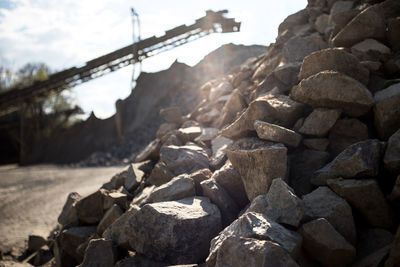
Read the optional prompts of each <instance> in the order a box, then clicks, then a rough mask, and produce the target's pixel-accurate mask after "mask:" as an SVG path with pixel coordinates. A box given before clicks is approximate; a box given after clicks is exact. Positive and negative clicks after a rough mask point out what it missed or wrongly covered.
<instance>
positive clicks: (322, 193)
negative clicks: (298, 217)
mask: <svg viewBox="0 0 400 267" xmlns="http://www.w3.org/2000/svg"><path fill="white" fill-rule="evenodd" d="M303 204H304V206H305V216H304V217H305V220H315V219H318V218H325V219H327V220H328V222H329V223H330V224H331V225H332V226H333V227H335V229H336V230H337V231H338V232H339V233H340V234H341V235H343V236H344V237H345V238H346V240H347V241H348V242H350V243H351V244H355V243H356V228H355V225H354V219H353V213H352V211H351V207H350V205H349V204H348V203H347V202H346V201H345V200H344V199H343V198H341V197H339V196H338V195H337V194H335V193H334V192H333V191H332V190H330V189H329V188H328V187H326V186H321V187H318V188H317V189H316V190H314V191H312V192H311V193H310V194H307V195H305V196H303Z"/></svg>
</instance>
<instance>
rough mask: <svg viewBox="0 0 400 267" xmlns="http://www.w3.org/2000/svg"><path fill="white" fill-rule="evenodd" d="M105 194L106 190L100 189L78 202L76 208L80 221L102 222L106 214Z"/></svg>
mask: <svg viewBox="0 0 400 267" xmlns="http://www.w3.org/2000/svg"><path fill="white" fill-rule="evenodd" d="M105 195H106V194H105V191H104V190H103V189H100V190H98V191H96V192H94V193H93V194H90V195H88V196H86V197H84V198H82V199H80V200H79V201H78V202H76V204H75V208H76V212H77V215H78V219H79V221H81V222H83V223H87V224H95V223H98V222H100V220H101V219H102V218H103V216H104V210H103V207H104V197H105Z"/></svg>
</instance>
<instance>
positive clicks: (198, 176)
mask: <svg viewBox="0 0 400 267" xmlns="http://www.w3.org/2000/svg"><path fill="white" fill-rule="evenodd" d="M211 175H212V172H211V171H210V169H201V170H198V171H195V172H194V173H191V174H190V175H189V177H190V178H191V179H192V180H193V182H194V186H195V189H196V196H202V195H203V189H202V188H201V186H200V183H201V182H202V181H204V180H208V179H210V178H211Z"/></svg>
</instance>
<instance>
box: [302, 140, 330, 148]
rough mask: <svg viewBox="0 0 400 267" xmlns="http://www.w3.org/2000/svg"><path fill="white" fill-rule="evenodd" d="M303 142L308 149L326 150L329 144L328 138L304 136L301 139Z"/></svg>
mask: <svg viewBox="0 0 400 267" xmlns="http://www.w3.org/2000/svg"><path fill="white" fill-rule="evenodd" d="M303 144H304V146H306V147H307V148H309V149H313V150H318V151H326V149H327V148H328V145H329V139H328V138H306V139H303Z"/></svg>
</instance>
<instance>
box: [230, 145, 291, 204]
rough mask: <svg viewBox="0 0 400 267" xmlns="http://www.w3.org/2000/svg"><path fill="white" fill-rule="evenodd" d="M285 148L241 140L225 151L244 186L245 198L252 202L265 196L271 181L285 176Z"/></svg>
mask: <svg viewBox="0 0 400 267" xmlns="http://www.w3.org/2000/svg"><path fill="white" fill-rule="evenodd" d="M286 154H287V148H286V147H285V146H284V145H282V144H274V143H271V142H265V141H262V140H259V139H254V138H243V139H239V140H238V141H236V142H235V143H233V144H232V145H231V146H230V147H229V148H228V150H227V155H228V158H229V160H230V162H231V163H232V166H233V168H234V169H235V170H237V171H238V172H239V173H240V175H241V177H242V181H243V184H244V188H245V190H246V194H247V197H248V198H249V200H253V199H254V198H255V197H256V196H258V195H261V194H265V193H267V192H268V189H269V187H270V185H271V182H272V180H273V179H276V178H282V177H285V176H286V164H287V155H286Z"/></svg>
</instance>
